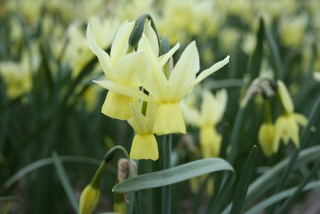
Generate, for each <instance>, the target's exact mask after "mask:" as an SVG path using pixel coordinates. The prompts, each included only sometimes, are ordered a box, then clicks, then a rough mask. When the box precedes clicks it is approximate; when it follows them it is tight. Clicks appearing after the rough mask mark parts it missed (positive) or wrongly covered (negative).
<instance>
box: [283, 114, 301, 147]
mask: <svg viewBox="0 0 320 214" xmlns="http://www.w3.org/2000/svg"><path fill="white" fill-rule="evenodd" d="M286 130H287V134H288V136H289V138H290V139H291V140H292V142H293V143H294V145H295V146H296V148H299V146H300V139H299V126H298V124H297V123H296V121H295V118H294V116H293V115H290V116H289V118H288V119H287V124H286Z"/></svg>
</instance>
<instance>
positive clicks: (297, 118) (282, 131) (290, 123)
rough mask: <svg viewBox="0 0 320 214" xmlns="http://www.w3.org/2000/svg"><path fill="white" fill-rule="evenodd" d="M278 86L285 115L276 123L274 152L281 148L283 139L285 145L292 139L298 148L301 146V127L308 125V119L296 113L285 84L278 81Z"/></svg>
mask: <svg viewBox="0 0 320 214" xmlns="http://www.w3.org/2000/svg"><path fill="white" fill-rule="evenodd" d="M277 85H278V93H279V97H280V99H281V104H282V108H283V111H284V113H283V114H282V115H281V116H280V117H279V118H278V119H277V121H276V123H275V137H274V143H273V151H274V152H276V151H277V150H278V148H279V141H280V139H282V140H283V142H284V143H285V144H287V143H288V142H289V140H290V139H291V140H292V142H293V143H294V145H295V146H296V147H297V148H298V147H299V146H300V140H299V125H301V126H305V125H306V124H307V118H306V117H305V116H304V115H302V114H298V113H295V112H294V106H293V102H292V99H291V97H290V95H289V92H288V90H287V88H286V86H285V84H284V83H283V82H282V81H280V80H278V81H277Z"/></svg>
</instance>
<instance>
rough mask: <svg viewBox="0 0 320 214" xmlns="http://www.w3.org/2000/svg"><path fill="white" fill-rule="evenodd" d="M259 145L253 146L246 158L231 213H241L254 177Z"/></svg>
mask: <svg viewBox="0 0 320 214" xmlns="http://www.w3.org/2000/svg"><path fill="white" fill-rule="evenodd" d="M256 151H257V146H253V147H252V149H251V151H250V153H249V156H248V158H247V160H246V163H245V165H244V168H243V170H242V173H241V177H240V180H239V183H238V186H237V189H236V192H235V194H234V197H233V203H232V208H231V212H230V213H231V214H236V213H241V212H242V209H243V204H244V201H245V198H246V195H247V191H248V187H249V184H250V180H251V177H252V173H253V169H254V162H255V157H256Z"/></svg>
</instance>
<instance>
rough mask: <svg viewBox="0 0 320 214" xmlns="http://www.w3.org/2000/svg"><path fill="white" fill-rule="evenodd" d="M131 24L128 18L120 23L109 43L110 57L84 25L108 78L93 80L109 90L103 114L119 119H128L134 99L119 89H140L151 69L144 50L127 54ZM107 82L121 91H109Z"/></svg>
mask: <svg viewBox="0 0 320 214" xmlns="http://www.w3.org/2000/svg"><path fill="white" fill-rule="evenodd" d="M133 27H134V22H130V23H129V22H127V21H126V22H124V23H123V24H122V25H121V26H120V28H119V29H118V32H117V34H116V37H115V39H114V41H113V43H112V47H111V53H110V56H109V54H108V53H106V52H105V51H104V50H103V49H101V48H100V47H99V46H98V44H97V43H96V40H95V38H94V36H93V34H92V31H91V28H90V25H89V24H88V28H87V39H88V43H89V47H90V49H91V50H92V52H93V53H94V54H95V55H97V57H98V59H99V62H100V64H101V67H102V69H103V71H104V74H105V76H106V78H107V80H106V81H96V83H98V84H100V85H101V86H102V87H104V88H107V89H109V90H110V91H109V92H108V94H107V97H106V100H105V102H104V104H103V106H102V113H104V114H105V115H107V116H109V117H112V118H117V119H120V120H127V119H129V118H130V117H132V114H131V109H130V103H133V98H132V97H131V96H130V95H129V96H128V95H124V94H123V93H121V90H122V88H123V87H124V88H126V89H127V90H128V91H131V90H133V91H135V90H134V89H136V90H139V87H140V86H141V84H142V82H143V81H144V79H146V77H147V75H148V74H149V68H150V63H149V62H148V60H147V58H146V55H145V53H144V52H142V51H138V52H131V53H127V52H128V48H129V45H128V39H129V36H130V34H131V32H132V30H133ZM108 83H109V85H111V87H112V86H114V85H116V86H118V88H119V87H120V92H119V91H118V92H115V91H114V90H112V89H111V88H110V87H108ZM140 93H141V94H143V93H142V92H140ZM142 96H143V95H142ZM145 96H146V95H145Z"/></svg>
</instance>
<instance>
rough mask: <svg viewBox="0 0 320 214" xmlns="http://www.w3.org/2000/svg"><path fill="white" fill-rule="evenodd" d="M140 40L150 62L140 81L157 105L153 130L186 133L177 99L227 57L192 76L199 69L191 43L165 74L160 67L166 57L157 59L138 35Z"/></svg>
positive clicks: (194, 49) (227, 60) (196, 56)
mask: <svg viewBox="0 0 320 214" xmlns="http://www.w3.org/2000/svg"><path fill="white" fill-rule="evenodd" d="M141 40H142V41H141V42H140V46H139V47H140V48H141V49H143V50H144V51H145V52H146V53H147V56H148V58H149V59H150V61H151V63H152V72H151V74H150V76H149V77H148V78H147V79H146V81H145V82H144V83H143V87H144V88H145V89H146V90H147V91H148V92H149V93H150V94H151V96H152V97H153V98H154V100H155V103H156V104H157V109H156V112H155V124H154V128H153V131H154V133H156V134H158V135H162V134H170V133H186V128H185V123H184V120H183V115H182V111H181V108H180V106H179V102H180V101H181V100H182V99H183V98H184V97H185V96H186V95H187V94H188V93H190V92H191V90H192V89H193V88H194V86H195V85H197V84H198V83H199V82H201V81H202V80H203V79H205V78H206V77H208V76H209V75H210V74H212V73H213V72H215V71H217V70H219V69H220V68H221V67H223V66H224V65H225V64H227V63H228V62H229V56H227V57H226V58H225V59H224V60H222V61H220V62H218V63H216V64H214V65H213V66H212V67H210V68H209V69H207V70H205V71H203V72H201V73H200V74H199V75H198V77H196V74H197V72H198V71H199V68H200V67H199V54H198V50H197V47H196V44H195V42H192V43H190V44H189V45H188V46H187V47H186V49H185V50H184V51H183V53H182V55H181V57H180V59H179V61H178V62H177V64H176V65H175V66H174V68H173V70H172V71H171V73H170V76H169V77H166V76H165V73H164V72H163V69H162V68H163V66H164V64H165V63H166V62H167V59H166V60H164V59H165V58H162V59H161V60H160V62H159V60H158V57H157V54H155V52H154V51H153V50H152V48H151V45H150V43H149V42H148V40H147V39H146V38H145V37H142V39H141ZM153 46H154V45H153ZM175 48H177V46H175V47H174V48H173V49H174V50H175Z"/></svg>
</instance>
